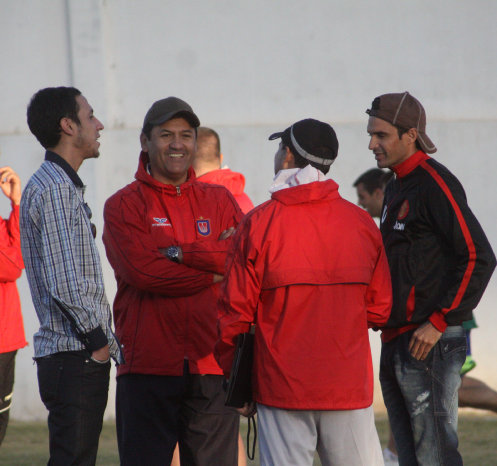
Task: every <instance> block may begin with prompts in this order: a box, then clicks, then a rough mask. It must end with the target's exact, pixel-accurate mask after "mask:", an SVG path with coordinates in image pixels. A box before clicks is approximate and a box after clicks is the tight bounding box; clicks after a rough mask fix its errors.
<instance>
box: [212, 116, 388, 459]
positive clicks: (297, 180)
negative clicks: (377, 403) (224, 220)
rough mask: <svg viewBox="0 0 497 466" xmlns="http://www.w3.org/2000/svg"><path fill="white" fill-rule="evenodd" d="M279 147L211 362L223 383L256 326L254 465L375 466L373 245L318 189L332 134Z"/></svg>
mask: <svg viewBox="0 0 497 466" xmlns="http://www.w3.org/2000/svg"><path fill="white" fill-rule="evenodd" d="M276 138H281V142H280V146H279V149H278V151H277V152H276V155H275V162H274V166H275V167H274V171H275V173H276V176H275V178H274V182H273V185H272V186H271V189H270V192H271V193H272V196H271V200H269V201H268V202H266V203H264V204H262V205H260V206H259V207H256V208H255V209H254V210H252V211H251V212H249V213H248V214H247V215H246V216H245V217H244V219H243V221H242V223H241V224H240V227H239V228H238V231H237V232H236V233H235V237H234V239H233V242H232V245H231V248H230V251H229V253H228V260H227V271H226V280H225V281H224V282H223V290H222V295H221V299H220V320H219V327H220V340H219V341H218V343H217V344H216V356H217V357H218V360H219V361H220V364H221V367H222V368H223V370H224V372H225V375H229V372H230V369H231V364H232V361H233V353H234V345H235V340H236V336H237V335H238V334H240V333H243V332H246V331H248V328H249V326H250V324H251V323H256V331H255V347H254V368H253V376H254V380H253V390H254V393H253V397H254V400H255V401H256V402H257V413H258V422H259V433H260V435H259V439H260V444H259V445H260V455H261V464H262V465H273V464H275V465H280V464H281V465H283V464H284V465H299V466H300V465H312V463H313V458H314V451H315V449H316V448H317V451H318V453H319V456H320V458H321V462H322V463H323V464H354V465H364V466H366V465H367V466H371V465H380V464H383V459H382V456H381V449H380V443H379V441H378V435H377V433H376V429H375V425H374V416H373V410H372V406H371V405H372V402H373V368H372V361H371V350H370V346H369V337H368V327H378V326H382V325H384V324H385V322H386V321H387V319H388V316H389V313H390V307H391V286H390V273H389V270H388V264H387V259H386V255H385V251H384V249H383V244H382V241H381V235H380V232H379V230H378V228H377V227H376V225H375V223H374V221H373V220H372V219H371V217H370V216H369V215H368V214H367V213H366V212H364V211H363V210H362V209H360V208H359V207H357V206H355V205H353V204H352V203H350V202H348V201H345V200H344V199H342V198H341V197H340V195H339V193H338V185H337V184H336V183H335V182H334V181H333V180H325V173H327V172H328V170H329V167H330V165H331V163H332V162H333V161H334V160H335V158H336V156H337V151H338V141H337V139H336V135H335V132H334V130H333V128H332V127H331V126H330V125H328V124H326V123H323V122H320V121H317V120H313V119H307V120H302V121H299V122H297V123H295V124H293V125H292V126H291V127H289V128H287V129H286V130H285V131H283V132H281V133H275V134H273V135H272V136H271V137H270V139H276ZM251 410H252V407H251V406H248V405H247V406H246V407H245V409H242V412H243V414H248V413H249V412H251Z"/></svg>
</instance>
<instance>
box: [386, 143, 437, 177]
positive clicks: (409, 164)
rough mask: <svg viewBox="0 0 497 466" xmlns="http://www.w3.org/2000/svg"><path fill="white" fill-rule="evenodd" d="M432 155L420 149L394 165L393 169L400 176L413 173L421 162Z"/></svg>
mask: <svg viewBox="0 0 497 466" xmlns="http://www.w3.org/2000/svg"><path fill="white" fill-rule="evenodd" d="M429 158H430V157H429V156H428V155H426V154H425V153H424V152H423V151H421V150H418V151H417V152H416V153H414V154H412V155H411V156H410V157H409V158H408V159H407V160H405V161H404V162H402V163H399V164H398V165H395V166H394V167H392V170H393V171H394V172H395V174H396V175H397V176H398V177H399V178H403V177H404V176H406V175H408V174H409V173H411V172H412V171H413V170H414V169H415V168H416V167H417V166H418V165H419V164H420V163H421V162H423V161H425V160H428V159H429Z"/></svg>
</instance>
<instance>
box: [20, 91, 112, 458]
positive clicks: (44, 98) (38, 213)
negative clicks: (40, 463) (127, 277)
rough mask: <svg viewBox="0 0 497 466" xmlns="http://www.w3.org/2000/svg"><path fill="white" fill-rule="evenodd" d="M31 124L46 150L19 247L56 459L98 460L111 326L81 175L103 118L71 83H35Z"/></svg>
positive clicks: (93, 153)
mask: <svg viewBox="0 0 497 466" xmlns="http://www.w3.org/2000/svg"><path fill="white" fill-rule="evenodd" d="M28 125H29V128H30V130H31V132H32V133H33V134H34V135H35V136H36V138H37V139H38V141H39V142H40V144H41V145H42V146H43V147H44V148H45V149H46V150H47V151H46V154H45V161H44V163H43V164H42V165H41V167H40V168H39V169H38V171H37V172H36V173H35V174H34V175H33V176H32V177H31V179H30V180H29V182H28V184H27V185H26V188H25V190H24V193H23V198H22V201H21V218H20V227H21V248H22V254H23V258H24V261H25V267H26V273H27V276H28V280H29V285H30V289H31V295H32V299H33V304H34V307H35V309H36V313H37V315H38V319H39V321H40V329H39V331H38V332H37V333H36V334H35V335H34V348H35V360H36V362H37V366H38V384H39V389H40V395H41V398H42V401H43V403H44V404H45V406H46V408H47V409H48V411H49V416H48V427H49V434H50V461H49V463H50V464H58V465H67V464H85V465H86V464H95V460H96V455H97V449H98V440H99V437H100V432H101V429H102V420H103V414H104V410H105V407H106V405H107V395H108V388H109V370H110V357H112V358H113V359H115V360H116V362H118V363H119V362H121V355H120V349H119V345H118V342H117V340H116V338H115V336H114V334H113V332H112V329H111V313H110V307H109V304H108V302H107V298H106V296H105V290H104V283H103V277H102V269H101V264H100V257H99V254H98V251H97V248H96V245H95V240H94V238H95V233H96V232H95V226H94V225H93V224H92V223H91V220H90V219H91V211H90V208H89V207H88V205H87V204H86V202H85V201H84V198H83V195H84V191H85V186H84V185H83V182H82V181H81V179H80V178H79V176H78V175H77V171H78V169H79V167H80V166H81V164H82V163H83V161H84V160H86V159H88V158H95V157H98V155H99V151H98V149H99V146H100V143H99V142H98V138H99V137H100V131H101V130H103V128H104V127H103V125H102V123H101V122H100V121H99V120H98V119H97V118H95V116H94V115H93V110H92V108H91V107H90V105H89V104H88V101H87V100H86V99H85V98H84V97H83V96H82V95H81V93H80V91H78V90H77V89H75V88H66V87H59V88H47V89H42V90H40V91H38V92H37V93H36V94H35V95H34V96H33V98H32V100H31V102H30V104H29V106H28Z"/></svg>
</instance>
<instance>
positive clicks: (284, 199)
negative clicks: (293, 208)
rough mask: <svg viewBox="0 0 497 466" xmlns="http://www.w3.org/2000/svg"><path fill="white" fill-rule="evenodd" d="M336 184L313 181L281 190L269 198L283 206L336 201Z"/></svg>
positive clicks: (328, 181)
mask: <svg viewBox="0 0 497 466" xmlns="http://www.w3.org/2000/svg"><path fill="white" fill-rule="evenodd" d="M339 197H340V194H338V184H336V183H335V182H334V181H333V180H326V181H314V182H312V183H307V184H303V185H300V186H294V187H291V188H285V189H281V190H280V191H276V192H275V193H273V194H272V196H271V198H272V199H275V200H276V201H279V202H281V203H282V204H285V205H292V204H301V203H303V202H312V201H320V200H322V199H330V198H335V199H338V198H339Z"/></svg>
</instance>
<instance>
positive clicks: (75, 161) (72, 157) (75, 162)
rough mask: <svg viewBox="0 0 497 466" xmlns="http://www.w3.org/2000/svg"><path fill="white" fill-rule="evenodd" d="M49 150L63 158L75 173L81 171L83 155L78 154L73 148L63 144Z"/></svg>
mask: <svg viewBox="0 0 497 466" xmlns="http://www.w3.org/2000/svg"><path fill="white" fill-rule="evenodd" d="M48 150H50V151H52V152H55V153H56V154H57V155H58V156H59V157H61V158H63V159H64V160H65V161H66V162H67V163H68V164H69V165H70V166H71V168H72V169H73V170H74V171H75V172H77V171H78V170H79V167H81V164H82V163H83V159H82V158H81V154H79V153H76V152H75V151H74V150H73V149H72V147H71V146H68V145H67V144H64V143H62V142H61V143H59V144H57V145H56V146H55V147H51V148H48Z"/></svg>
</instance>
